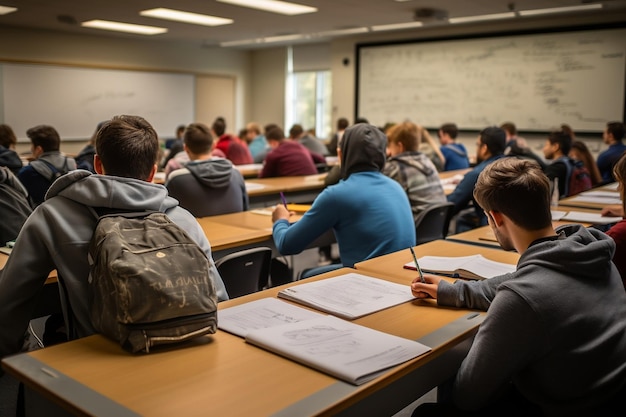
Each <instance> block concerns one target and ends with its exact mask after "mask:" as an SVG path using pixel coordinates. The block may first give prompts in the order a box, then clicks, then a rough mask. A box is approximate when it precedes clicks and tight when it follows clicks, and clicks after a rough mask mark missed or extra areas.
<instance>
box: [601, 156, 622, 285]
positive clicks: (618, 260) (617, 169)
mask: <svg viewBox="0 0 626 417" xmlns="http://www.w3.org/2000/svg"><path fill="white" fill-rule="evenodd" d="M613 177H614V178H615V179H616V180H617V182H618V189H619V195H620V197H621V199H622V207H621V212H620V210H617V213H615V214H616V215H618V216H622V217H624V212H626V200H625V199H624V197H625V196H624V194H625V193H626V190H625V188H624V187H626V154H623V155H622V157H621V158H620V159H619V160H618V161H617V163H615V165H614V166H613ZM608 212H609V210H607V209H603V210H602V213H603V214H604V215H610V214H609V213H608ZM606 234H607V235H609V236H611V238H613V240H614V241H615V255H613V263H614V264H615V265H616V266H617V269H618V270H619V273H620V275H621V276H622V282H623V283H624V288H625V289H626V220H621V221H620V222H619V223H617V224H615V225H613V226H612V227H611V228H610V229H609V230H608V231H607V232H606Z"/></svg>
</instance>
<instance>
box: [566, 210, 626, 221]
mask: <svg viewBox="0 0 626 417" xmlns="http://www.w3.org/2000/svg"><path fill="white" fill-rule="evenodd" d="M561 220H569V221H572V222H582V223H591V224H611V223H617V222H619V221H620V220H622V218H621V217H604V216H602V215H601V214H600V213H588V212H583V211H570V212H568V213H567V215H565V216H563V218H562V219H561Z"/></svg>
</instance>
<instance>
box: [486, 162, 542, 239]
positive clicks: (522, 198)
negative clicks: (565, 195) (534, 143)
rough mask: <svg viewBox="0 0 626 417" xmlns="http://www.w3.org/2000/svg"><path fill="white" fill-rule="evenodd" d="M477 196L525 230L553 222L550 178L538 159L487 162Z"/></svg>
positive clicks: (488, 208)
mask: <svg viewBox="0 0 626 417" xmlns="http://www.w3.org/2000/svg"><path fill="white" fill-rule="evenodd" d="M474 199H475V200H476V202H477V203H478V205H480V207H481V208H482V209H483V210H485V211H486V212H488V211H492V210H493V211H496V212H500V213H502V214H504V215H506V216H507V217H509V218H510V219H511V220H512V221H513V222H514V223H515V224H516V225H518V226H520V227H521V228H523V229H526V230H539V229H542V228H544V227H548V226H550V225H551V224H552V214H551V212H550V181H549V180H548V177H547V176H546V175H545V174H544V173H543V171H542V169H541V167H540V166H539V164H538V163H537V162H536V161H533V160H529V159H519V158H501V159H498V160H496V161H494V162H493V163H491V164H489V165H487V166H486V167H485V169H484V170H483V171H482V172H481V173H480V175H479V176H478V180H477V181H476V185H475V186H474Z"/></svg>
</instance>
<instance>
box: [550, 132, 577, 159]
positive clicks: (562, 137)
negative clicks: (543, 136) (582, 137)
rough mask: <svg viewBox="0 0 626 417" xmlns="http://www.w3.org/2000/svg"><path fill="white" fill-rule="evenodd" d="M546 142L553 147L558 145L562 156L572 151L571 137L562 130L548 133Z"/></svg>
mask: <svg viewBox="0 0 626 417" xmlns="http://www.w3.org/2000/svg"><path fill="white" fill-rule="evenodd" d="M548 142H550V143H551V144H553V145H554V144H555V143H556V144H558V145H559V148H560V149H561V152H563V154H564V155H567V154H568V153H569V151H570V150H571V149H572V136H571V135H570V134H569V133H568V132H567V131H565V130H563V129H561V130H554V131H552V132H550V134H549V135H548Z"/></svg>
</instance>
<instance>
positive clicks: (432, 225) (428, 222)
mask: <svg viewBox="0 0 626 417" xmlns="http://www.w3.org/2000/svg"><path fill="white" fill-rule="evenodd" d="M453 207H454V204H452V203H440V204H432V205H430V206H428V207H427V208H426V209H425V210H424V211H422V212H421V213H420V214H419V215H418V216H417V219H415V237H416V244H417V245H421V244H422V243H426V242H430V241H433V240H437V239H445V238H446V236H447V235H448V227H449V226H450V219H451V218H452V208H453Z"/></svg>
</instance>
